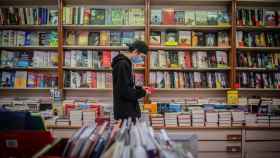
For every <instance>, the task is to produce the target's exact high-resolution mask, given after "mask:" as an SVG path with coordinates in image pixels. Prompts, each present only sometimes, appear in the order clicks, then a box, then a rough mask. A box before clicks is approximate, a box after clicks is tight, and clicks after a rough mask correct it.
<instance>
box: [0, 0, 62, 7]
mask: <svg viewBox="0 0 280 158" xmlns="http://www.w3.org/2000/svg"><path fill="white" fill-rule="evenodd" d="M9 5H16V6H31V5H32V6H33V5H35V6H36V5H40V6H44V5H56V6H57V5H58V0H1V6H9Z"/></svg>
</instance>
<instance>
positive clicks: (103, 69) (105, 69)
mask: <svg viewBox="0 0 280 158" xmlns="http://www.w3.org/2000/svg"><path fill="white" fill-rule="evenodd" d="M63 69H64V70H90V71H112V68H99V69H96V68H89V67H66V66H64V67H63ZM134 70H135V71H143V70H145V68H134Z"/></svg>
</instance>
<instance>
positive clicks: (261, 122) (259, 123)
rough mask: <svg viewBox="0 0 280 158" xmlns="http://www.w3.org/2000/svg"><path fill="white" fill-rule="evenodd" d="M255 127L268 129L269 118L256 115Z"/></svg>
mask: <svg viewBox="0 0 280 158" xmlns="http://www.w3.org/2000/svg"><path fill="white" fill-rule="evenodd" d="M257 126H261V127H269V116H268V115H257Z"/></svg>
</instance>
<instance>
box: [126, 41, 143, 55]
mask: <svg viewBox="0 0 280 158" xmlns="http://www.w3.org/2000/svg"><path fill="white" fill-rule="evenodd" d="M127 46H128V50H129V51H130V52H132V51H134V50H135V49H137V50H138V51H139V52H141V53H143V54H147V53H148V46H147V44H146V43H145V42H144V41H140V40H137V41H135V42H133V43H131V44H127Z"/></svg>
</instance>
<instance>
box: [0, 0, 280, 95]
mask: <svg viewBox="0 0 280 158" xmlns="http://www.w3.org/2000/svg"><path fill="white" fill-rule="evenodd" d="M1 3H3V5H1V8H0V57H1V58H0V61H1V62H0V74H1V80H0V81H1V84H0V86H1V92H4V93H1V94H5V95H7V94H9V92H10V91H13V92H14V91H17V90H26V91H32V90H36V91H37V92H38V91H42V92H46V91H47V92H48V90H49V89H51V88H58V89H60V90H63V92H64V95H65V96H67V95H68V94H69V95H70V94H71V95H76V94H79V93H80V94H84V95H86V96H87V95H88V96H90V95H92V93H88V90H90V91H94V94H97V93H102V92H105V93H106V96H110V97H111V90H112V75H111V70H112V69H111V61H112V59H113V58H114V57H115V56H116V55H117V54H119V53H127V46H126V45H127V44H129V43H132V42H133V41H135V40H143V41H146V42H147V43H148V45H149V48H150V52H149V54H148V55H147V57H146V58H143V59H142V60H141V61H137V63H134V64H133V65H134V76H135V79H136V82H137V84H139V85H147V86H152V87H154V88H155V89H156V91H157V94H156V95H157V96H159V94H160V93H162V94H166V93H170V94H171V96H172V95H174V94H177V93H182V94H183V95H189V94H191V95H197V94H199V95H201V93H205V95H211V94H213V95H214V94H218V93H219V95H226V91H227V90H230V89H236V90H239V91H240V93H241V94H244V95H246V94H248V91H250V94H252V93H259V94H260V95H261V94H262V91H266V92H268V93H271V94H272V95H277V94H278V93H277V92H279V90H280V73H279V69H280V66H279V65H280V40H279V38H280V3H279V2H277V1H274V0H270V1H259V0H258V1H256V2H255V1H248V0H217V1H207V0H206V1H203V3H199V2H197V1H186V2H182V1H179V0H178V1H176V0H175V1H164V0H137V1H124V0H119V1H104V2H100V1H83V2H81V3H80V2H79V3H77V2H75V1H72V0H59V1H49V2H46V1H43V2H42V3H41V4H40V3H39V2H36V3H31V2H29V3H25V4H20V3H17V1H13V2H9V1H7V0H5V1H3V2H1ZM77 91H78V92H77ZM209 91H210V93H209ZM107 94H108V95H107ZM162 96H164V95H162Z"/></svg>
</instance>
